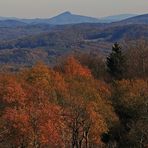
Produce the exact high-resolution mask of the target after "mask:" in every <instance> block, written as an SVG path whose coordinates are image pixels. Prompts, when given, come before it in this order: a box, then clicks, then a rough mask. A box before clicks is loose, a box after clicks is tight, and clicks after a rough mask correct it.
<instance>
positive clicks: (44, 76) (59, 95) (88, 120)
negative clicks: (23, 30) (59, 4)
mask: <svg viewBox="0 0 148 148" xmlns="http://www.w3.org/2000/svg"><path fill="white" fill-rule="evenodd" d="M147 47H148V46H147V42H146V41H145V40H140V41H138V42H136V43H133V44H127V46H126V45H125V46H124V50H123V47H121V46H120V45H119V44H118V43H115V44H114V45H113V46H112V50H111V52H110V54H109V55H108V56H107V57H106V58H105V59H104V57H103V58H102V56H101V55H100V54H98V53H95V52H90V53H74V54H71V55H68V56H66V57H63V58H60V59H59V61H58V62H57V63H56V65H55V66H54V67H49V66H48V65H46V64H44V63H43V62H37V63H36V64H35V65H34V66H32V67H30V68H22V69H21V70H19V71H15V72H14V71H13V72H12V71H7V69H3V71H1V73H0V147H2V148H10V147H12V148H46V147H47V148H147V147H148V81H147V78H148V62H147V59H148V58H147V57H148V48H147ZM139 49H140V50H139Z"/></svg>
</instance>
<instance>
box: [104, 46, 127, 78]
mask: <svg viewBox="0 0 148 148" xmlns="http://www.w3.org/2000/svg"><path fill="white" fill-rule="evenodd" d="M106 64H107V71H108V73H109V74H110V76H111V77H112V78H114V79H116V80H120V79H122V78H123V77H124V74H125V70H126V60H125V56H124V55H123V53H122V50H121V47H120V46H119V44H118V43H115V44H114V45H113V47H112V52H111V54H110V55H109V56H108V57H107V63H106Z"/></svg>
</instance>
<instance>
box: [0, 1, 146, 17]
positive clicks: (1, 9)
mask: <svg viewBox="0 0 148 148" xmlns="http://www.w3.org/2000/svg"><path fill="white" fill-rule="evenodd" d="M64 11H71V12H72V13H76V14H81V15H88V16H94V17H101V16H108V15H113V14H122V13H138V14H142V13H148V0H0V16H15V17H25V18H34V17H42V18H45V17H51V16H54V15H57V14H59V13H61V12H64Z"/></svg>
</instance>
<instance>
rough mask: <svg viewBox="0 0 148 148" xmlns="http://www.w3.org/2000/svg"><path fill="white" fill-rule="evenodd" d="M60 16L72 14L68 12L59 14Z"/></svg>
mask: <svg viewBox="0 0 148 148" xmlns="http://www.w3.org/2000/svg"><path fill="white" fill-rule="evenodd" d="M60 15H72V13H71V12H70V11H65V12H63V13H61V14H60Z"/></svg>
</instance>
